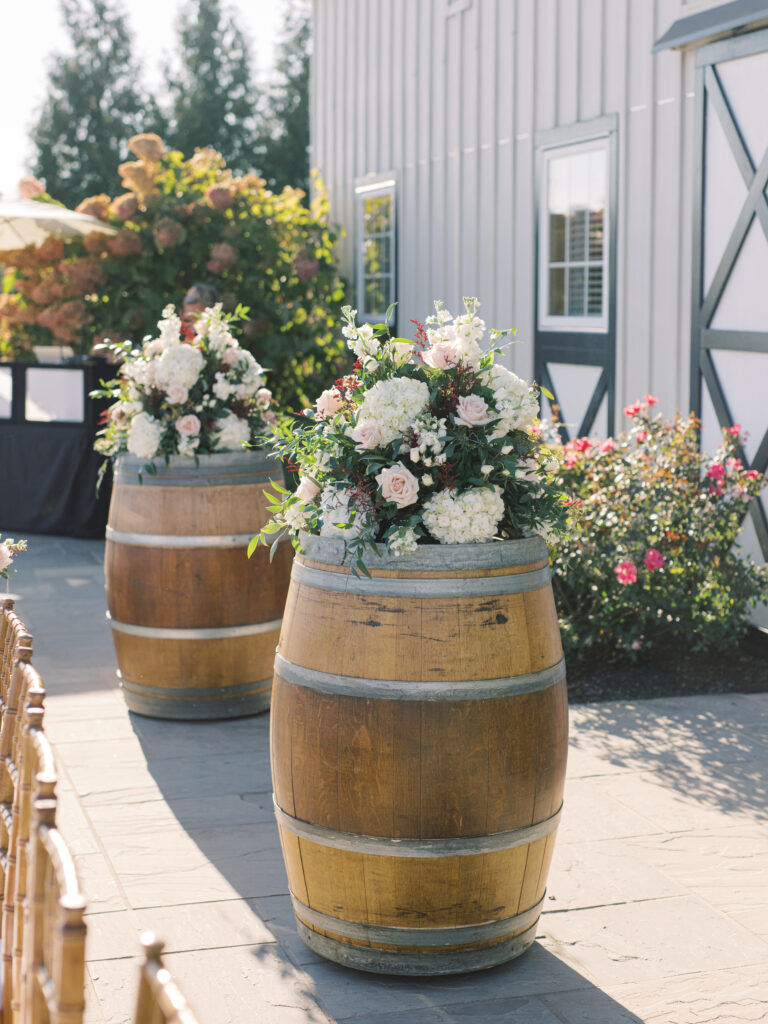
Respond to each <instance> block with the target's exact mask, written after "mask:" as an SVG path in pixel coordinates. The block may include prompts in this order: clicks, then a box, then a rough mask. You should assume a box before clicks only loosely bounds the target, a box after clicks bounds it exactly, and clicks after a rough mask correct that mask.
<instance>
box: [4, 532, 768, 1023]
mask: <svg viewBox="0 0 768 1024" xmlns="http://www.w3.org/2000/svg"><path fill="white" fill-rule="evenodd" d="M30 540H31V543H30V550H29V551H28V552H27V553H26V554H25V555H23V556H22V557H21V558H20V559H19V562H18V566H19V574H18V576H16V577H15V578H14V580H13V589H15V590H18V591H19V592H20V593H21V594H22V599H21V601H20V602H19V605H18V610H19V612H20V613H21V615H22V617H23V618H24V620H25V621H26V622H27V625H28V626H29V628H30V629H31V631H32V632H33V633H34V634H35V656H34V664H35V665H36V667H37V668H38V671H40V672H41V674H42V676H43V678H44V680H45V684H46V687H47V689H48V693H49V697H48V700H47V712H46V731H47V733H48V735H49V737H50V739H51V741H52V742H53V744H54V746H55V749H56V754H57V758H58V763H59V769H60V774H61V782H60V786H59V793H60V811H59V825H60V827H61V829H62V831H63V833H64V835H65V838H66V839H67V841H68V843H69V845H70V847H71V848H72V850H73V853H75V855H76V860H77V864H78V868H79V872H80V877H81V881H82V884H83V887H84V889H85V891H86V894H87V897H88V905H89V913H88V919H87V920H88V929H89V932H88V972H89V979H88V1014H87V1020H88V1022H89V1024H96V1022H98V1024H123V1022H127V1021H129V1020H130V1019H131V1013H132V1007H133V999H134V991H135V984H136V970H137V967H136V965H137V963H138V959H139V958H138V954H139V935H140V933H141V932H142V931H143V930H144V929H146V928H152V929H153V930H154V931H156V932H157V933H158V935H159V936H161V937H162V938H164V939H165V941H166V962H167V965H168V967H169V968H170V970H171V971H172V972H173V973H174V975H175V977H176V979H177V980H178V982H179V984H180V986H181V988H182V989H183V990H184V992H185V994H186V996H187V998H188V1000H189V1002H190V1003H191V1005H192V1006H193V1008H194V1009H195V1010H196V1011H197V1013H198V1014H199V1016H200V1020H201V1024H229V1022H231V1024H256V1022H259V1024H314V1022H329V1021H338V1022H343V1024H411V1022H414V1024H438V1022H440V1024H451V1022H455V1024H458V1022H466V1021H473V1022H485V1021H489V1022H491V1021H496V1020H498V1021H504V1022H505V1024H518V1022H519V1024H556V1022H560V1024H577V1022H579V1024H623V1022H628V1021H644V1022H646V1024H651V1022H653V1024H694V1022H702V1024H703V1022H707V1024H712V1022H721V1024H736V1022H742V1021H750V1022H759V1021H763V1022H765V1021H768V694H762V695H752V696H722V697H689V698H682V699H674V698H670V699H664V700H651V701H645V702H639V703H634V704H632V703H607V704H602V705H591V706H582V707H575V708H574V709H573V710H572V716H571V719H572V743H571V754H570V761H569V772H568V784H567V788H566V798H565V811H564V817H563V821H562V824H561V827H560V834H559V838H558V845H557V847H556V851H555V859H554V863H553V867H552V871H551V875H550V885H549V893H548V897H547V901H546V902H547V907H546V912H545V914H544V915H543V916H542V919H541V922H540V928H539V937H538V939H537V941H536V943H535V944H534V946H533V948H532V949H531V950H530V951H529V952H528V953H527V954H526V955H525V956H523V957H522V958H521V959H520V960H518V961H515V962H513V963H511V964H509V965H506V966H503V967H498V968H494V969H493V970H490V971H486V972H483V973H479V974H470V975H464V976H461V977H453V978H441V979H435V980H429V979H426V980H425V979H406V980H403V979H398V978H390V977H381V976H374V975H365V974H361V973H356V972H353V971H348V970H345V969H343V968H341V967H337V966H335V965H333V964H330V963H328V962H326V961H323V960H321V959H320V958H318V957H317V956H315V955H314V954H312V953H311V952H310V951H309V950H307V949H306V947H304V945H303V944H302V943H301V941H300V940H299V939H298V937H297V935H296V933H295V931H294V927H293V920H292V913H291V909H290V903H289V898H288V895H287V883H286V879H285V874H284V871H283V866H282V860H281V856H280V848H279V841H278V837H277V829H276V826H275V823H274V819H273V815H272V808H271V785H270V776H269V756H268V741H269V721H268V716H267V715H262V716H260V717H256V718H250V719H241V720H238V721H231V722H223V723H179V722H162V721H155V720H151V719H147V718H140V717H138V716H135V715H131V714H129V713H128V712H127V711H126V709H125V706H124V703H123V700H122V697H121V694H120V691H119V689H118V688H117V683H116V678H115V664H114V657H113V652H112V644H111V639H110V635H109V630H108V627H107V624H106V621H105V618H104V611H105V607H106V605H105V598H104V589H103V588H104V577H103V571H102V558H103V544H102V543H101V542H98V541H79V540H71V539H62V538H54V537H35V538H30Z"/></svg>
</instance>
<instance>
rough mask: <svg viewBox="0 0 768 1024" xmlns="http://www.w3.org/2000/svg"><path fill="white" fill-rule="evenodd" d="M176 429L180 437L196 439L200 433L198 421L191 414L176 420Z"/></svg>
mask: <svg viewBox="0 0 768 1024" xmlns="http://www.w3.org/2000/svg"><path fill="white" fill-rule="evenodd" d="M176 429H177V430H178V432H179V433H180V434H181V436H182V437H197V435H198V434H199V433H200V420H199V419H198V418H197V416H195V415H194V414H193V413H189V414H188V415H187V416H182V417H181V419H178V420H176Z"/></svg>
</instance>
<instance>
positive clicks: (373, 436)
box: [350, 420, 381, 452]
mask: <svg viewBox="0 0 768 1024" xmlns="http://www.w3.org/2000/svg"><path fill="white" fill-rule="evenodd" d="M350 437H351V438H352V440H353V441H357V446H356V450H357V451H359V452H363V451H366V450H369V449H371V448H376V447H378V445H379V444H380V442H381V427H380V426H379V424H378V423H377V422H376V420H360V422H359V423H358V424H357V426H356V427H355V429H354V430H353V431H352V433H351V434H350Z"/></svg>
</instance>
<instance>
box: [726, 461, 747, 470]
mask: <svg viewBox="0 0 768 1024" xmlns="http://www.w3.org/2000/svg"><path fill="white" fill-rule="evenodd" d="M725 468H726V469H727V470H728V472H729V473H736V472H737V471H739V470H742V469H744V463H743V462H742V461H741V459H734V458H730V459H726V460H725Z"/></svg>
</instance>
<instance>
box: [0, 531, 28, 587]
mask: <svg viewBox="0 0 768 1024" xmlns="http://www.w3.org/2000/svg"><path fill="white" fill-rule="evenodd" d="M2 538H3V535H2V534H0V580H5V590H6V593H7V592H8V590H9V588H10V579H11V573H14V572H16V569H14V568H12V563H13V559H14V556H15V555H17V554H19V552H20V551H26V550H27V542H26V541H25V540H14V539H13V538H12V537H6V538H5V540H3V539H2Z"/></svg>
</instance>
